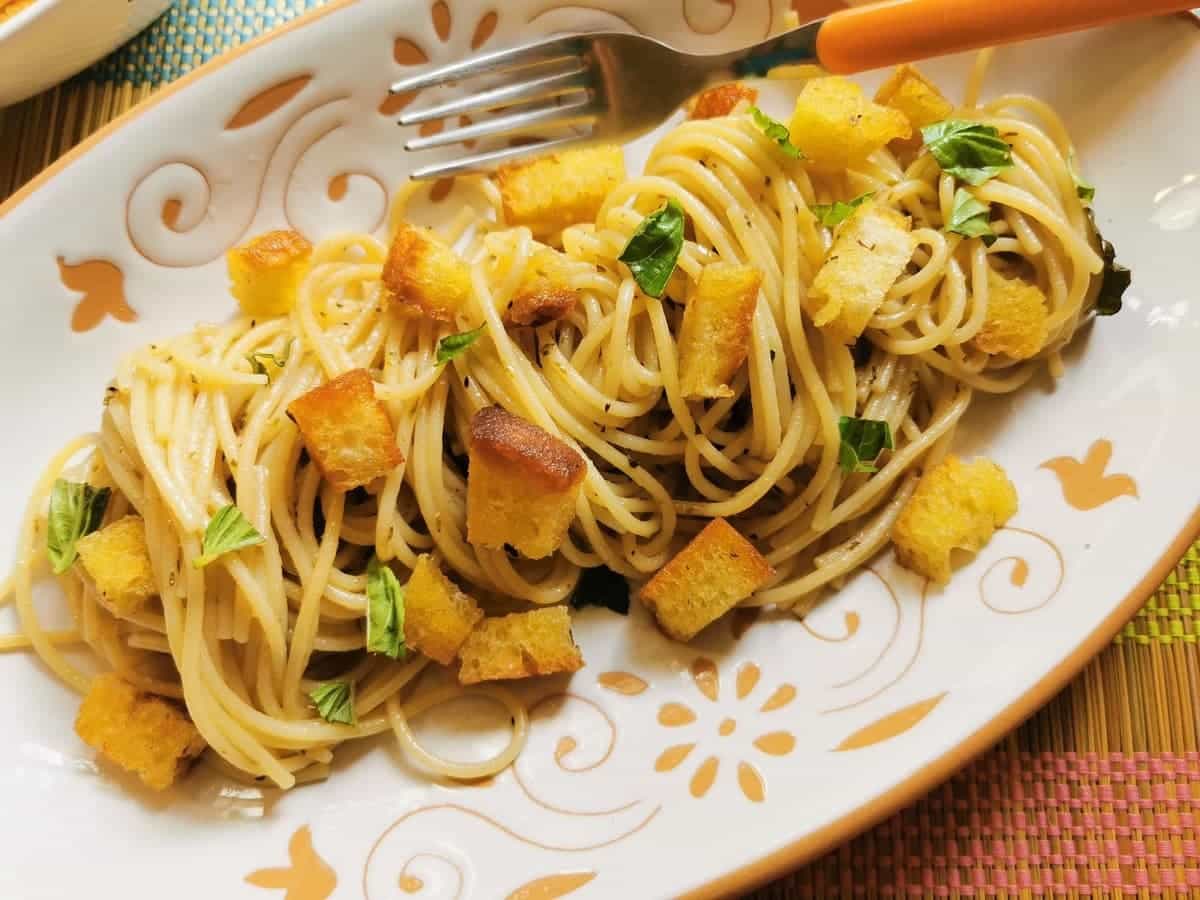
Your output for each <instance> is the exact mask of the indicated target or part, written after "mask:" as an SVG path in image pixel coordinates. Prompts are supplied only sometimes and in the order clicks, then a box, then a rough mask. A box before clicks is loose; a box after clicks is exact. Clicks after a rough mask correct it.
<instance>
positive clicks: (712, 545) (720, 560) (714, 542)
mask: <svg viewBox="0 0 1200 900" xmlns="http://www.w3.org/2000/svg"><path fill="white" fill-rule="evenodd" d="M774 575H775V570H774V569H772V568H771V565H770V563H768V562H767V561H766V560H765V559H764V558H763V557H762V554H760V553H759V552H758V551H757V550H755V549H754V545H753V544H751V543H750V542H749V541H748V540H746V539H745V538H744V537H742V536H741V534H739V533H738V530H737V529H736V528H734V527H733V526H732V525H730V524H729V523H728V522H726V521H725V520H724V519H713V520H712V521H711V522H709V523H708V524H707V525H705V526H704V530H703V531H701V532H700V533H699V534H698V535H696V536H695V537H694V538H692V540H691V542H690V543H689V544H688V545H687V546H686V547H684V548H683V549H682V550H680V551H679V552H678V553H677V554H676V555H675V557H674V558H673V559H672V560H671V561H670V562H669V563H667V564H666V565H665V566H663V567H662V568H661V569H659V570H658V572H657V573H656V574H655V576H654V577H653V578H651V579H650V580H649V581H648V582H646V584H645V585H644V586H643V587H642V589H641V591H640V592H639V593H638V597H639V598H640V599H641V601H642V602H643V603H644V604H646V606H648V607H649V608H650V611H651V612H653V613H654V618H656V619H657V620H658V624H659V627H661V628H662V630H663V631H665V632H666V633H667V634H669V635H670V636H671V637H673V638H675V640H677V641H690V640H691V639H692V638H694V637H695V636H696V635H697V634H699V633H700V632H701V630H702V629H704V628H705V627H706V626H707V625H711V624H712V623H713V622H715V621H716V620H717V619H719V618H721V616H723V615H725V613H727V612H729V610H731V609H733V608H734V607H735V606H737V604H738V603H740V602H741V601H743V600H745V599H746V598H747V597H749V596H750V595H751V594H753V593H754V592H755V591H757V590H758V589H759V588H760V587H762V586H763V585H764V584H766V583H767V581H769V580H770V579H771V578H772V577H773V576H774Z"/></svg>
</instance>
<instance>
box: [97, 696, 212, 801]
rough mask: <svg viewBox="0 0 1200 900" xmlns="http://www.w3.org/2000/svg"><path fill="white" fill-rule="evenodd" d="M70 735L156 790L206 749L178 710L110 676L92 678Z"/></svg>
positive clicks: (196, 732) (166, 701) (166, 783)
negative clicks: (72, 733) (76, 736)
mask: <svg viewBox="0 0 1200 900" xmlns="http://www.w3.org/2000/svg"><path fill="white" fill-rule="evenodd" d="M75 733H76V734H78V735H79V737H80V738H81V739H82V740H83V742H84V743H85V744H87V745H88V746H89V747H92V748H94V749H95V750H97V751H99V752H100V754H101V755H103V756H104V757H106V758H107V759H109V760H111V761H112V762H114V763H116V764H117V765H118V766H120V767H121V768H122V769H125V770H126V771H129V772H133V773H134V774H136V775H137V776H138V777H139V778H141V779H142V781H144V782H145V783H146V784H147V785H148V786H150V787H152V788H154V789H155V790H156V791H161V790H165V789H166V788H169V787H170V786H171V784H172V783H174V781H175V779H176V778H178V777H179V776H180V775H182V774H183V772H184V771H185V770H186V769H187V767H188V765H189V764H190V763H191V761H192V760H193V759H195V758H196V757H197V756H199V755H200V753H201V751H203V750H204V747H205V743H204V738H202V737H201V736H200V732H199V731H198V730H197V729H196V726H195V725H193V724H192V721H191V719H189V718H188V717H187V713H185V712H184V711H183V710H182V709H181V708H180V707H178V706H176V705H175V704H174V703H171V702H170V701H169V700H164V699H163V698H161V697H156V696H154V695H153V694H147V693H143V692H142V691H139V690H138V689H137V688H135V687H134V686H133V685H132V684H130V683H129V682H127V681H126V680H125V679H123V678H121V676H119V675H117V674H116V673H113V672H110V673H108V674H106V675H99V676H97V677H96V678H94V679H92V684H91V686H90V687H89V689H88V692H87V696H86V697H84V698H83V705H82V706H80V707H79V715H78V716H77V717H76V719H75Z"/></svg>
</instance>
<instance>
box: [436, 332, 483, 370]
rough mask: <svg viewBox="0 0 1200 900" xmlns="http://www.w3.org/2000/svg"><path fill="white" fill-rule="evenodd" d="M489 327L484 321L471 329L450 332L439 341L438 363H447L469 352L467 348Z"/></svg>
mask: <svg viewBox="0 0 1200 900" xmlns="http://www.w3.org/2000/svg"><path fill="white" fill-rule="evenodd" d="M485 328H487V322H484V323H483V324H482V325H480V326H479V327H478V328H472V329H471V330H470V331H460V332H459V333H458V334H449V335H446V337H444V338H442V339H441V340H440V341H438V347H437V364H438V365H439V366H441V365H445V364H446V363H448V362H450V360H452V359H454V357H456V356H461V355H462V354H464V353H466V352H467V348H468V347H470V346H471V345H472V344H473V343H475V342H476V341H477V340H479V336H480V335H481V334H483V331H484V329H485Z"/></svg>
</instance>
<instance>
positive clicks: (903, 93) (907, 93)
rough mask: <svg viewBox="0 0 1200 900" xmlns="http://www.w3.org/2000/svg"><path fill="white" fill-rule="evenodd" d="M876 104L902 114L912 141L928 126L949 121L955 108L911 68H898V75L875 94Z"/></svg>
mask: <svg viewBox="0 0 1200 900" xmlns="http://www.w3.org/2000/svg"><path fill="white" fill-rule="evenodd" d="M875 102H876V103H879V104H882V105H883V106H889V107H891V108H892V109H895V110H899V111H900V112H902V113H903V114H904V117H905V118H906V119H908V122H909V124H910V125H911V126H912V131H913V137H914V138H915V139H916V140H918V141H919V140H920V136H919V135H917V134H916V132H918V131H920V130H921V129H922V128H924V127H925V126H926V125H932V124H933V123H934V122H941V121H942V120H943V119H948V118H949V117H950V114H951V113H952V112H954V104H952V103H951V102H950V101H949V100H947V99H946V98H945V97H944V96H943V95H942V92H941V91H939V90H938V89H937V86H936V85H935V84H934V83H933V82H932V81H930V80H929V79H928V78H926V77H925V76H924V75H922V74H921V71H920V70H919V69H918V68H917V67H916V66H912V65H907V64H906V65H903V66H897V67H896V71H894V72H893V73H892V74H891V77H890V78H888V80H887V81H885V82H884V83H883V85H882V86H881V87H880V88H879V90H878V91H876V92H875Z"/></svg>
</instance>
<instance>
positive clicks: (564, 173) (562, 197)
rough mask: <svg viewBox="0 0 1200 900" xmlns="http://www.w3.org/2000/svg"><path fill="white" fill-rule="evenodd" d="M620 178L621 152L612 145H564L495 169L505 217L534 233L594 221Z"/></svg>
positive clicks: (541, 234) (559, 229)
mask: <svg viewBox="0 0 1200 900" xmlns="http://www.w3.org/2000/svg"><path fill="white" fill-rule="evenodd" d="M624 180H625V157H624V155H623V154H622V152H621V148H620V147H618V146H616V145H615V144H605V145H603V146H600V147H585V148H583V149H581V150H568V151H567V152H565V153H557V154H554V155H553V156H544V157H541V158H539V159H534V160H530V161H528V162H516V163H510V164H509V165H506V166H501V167H500V169H499V170H498V171H497V172H496V184H497V185H498V186H499V187H500V197H501V199H502V201H503V205H504V221H505V222H507V223H508V224H509V225H528V226H529V228H530V229H532V231H533V233H534V234H535V235H539V236H546V235H552V234H555V233H557V232H559V231H562V230H563V229H564V228H566V227H567V226H568V225H574V224H575V223H576V222H593V221H595V219H596V213H598V212H599V211H600V206H601V204H603V203H604V198H605V197H607V196H608V193H609V191H611V190H612V189H613V188H615V187H616V186H617V185H618V184H620V183H621V182H622V181H624Z"/></svg>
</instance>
